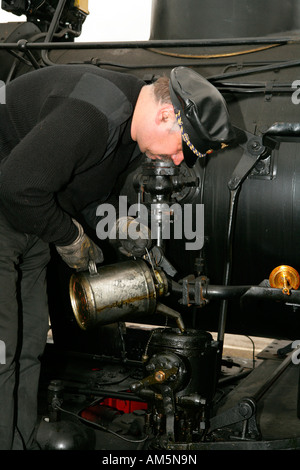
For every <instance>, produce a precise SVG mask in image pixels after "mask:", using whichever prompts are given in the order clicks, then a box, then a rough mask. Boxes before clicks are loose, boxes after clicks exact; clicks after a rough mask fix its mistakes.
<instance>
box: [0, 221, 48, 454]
mask: <svg viewBox="0 0 300 470" xmlns="http://www.w3.org/2000/svg"><path fill="white" fill-rule="evenodd" d="M49 258H50V254H49V246H48V244H46V243H44V242H43V241H42V240H40V239H39V238H37V237H36V236H33V235H28V234H25V233H20V232H17V231H16V230H14V229H13V227H12V226H11V225H10V224H9V223H8V222H7V221H6V219H5V217H4V216H3V214H1V213H0V341H1V345H2V346H3V345H4V346H5V351H4V352H5V358H4V359H5V360H4V361H3V348H2V354H1V358H2V360H0V450H10V449H13V450H21V449H33V448H34V447H35V441H34V430H35V426H36V424H37V393H38V382H39V374H40V360H39V358H40V356H41V355H42V353H43V351H44V347H45V345H46V341H47V331H48V301H47V289H46V266H47V264H48V262H49Z"/></svg>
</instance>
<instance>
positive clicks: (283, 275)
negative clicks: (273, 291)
mask: <svg viewBox="0 0 300 470" xmlns="http://www.w3.org/2000/svg"><path fill="white" fill-rule="evenodd" d="M269 283H270V286H271V287H276V288H279V289H282V292H283V293H284V294H286V295H290V290H291V289H298V287H299V285H300V276H299V273H298V271H296V269H294V268H292V267H291V266H286V265H281V266H277V268H274V269H273V271H272V272H271V274H270V277H269Z"/></svg>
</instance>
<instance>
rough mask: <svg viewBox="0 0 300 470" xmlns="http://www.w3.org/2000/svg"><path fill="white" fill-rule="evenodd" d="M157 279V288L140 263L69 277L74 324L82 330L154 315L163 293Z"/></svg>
mask: <svg viewBox="0 0 300 470" xmlns="http://www.w3.org/2000/svg"><path fill="white" fill-rule="evenodd" d="M160 275H161V278H160V279H161V281H162V282H160V283H159V284H158V288H157V287H156V279H154V277H153V272H152V270H151V269H150V268H149V267H148V265H147V263H146V262H145V261H143V260H140V259H138V260H131V261H126V262H124V263H119V264H116V265H109V266H103V267H99V268H98V269H97V271H96V272H93V273H90V272H79V273H76V274H73V275H72V276H71V279H70V284H69V293H70V298H71V304H72V308H73V312H74V315H75V318H76V320H77V323H78V324H79V326H80V327H81V328H82V329H83V330H86V329H88V328H91V327H93V326H94V325H96V324H100V325H107V324H109V323H114V322H117V321H124V319H125V318H128V317H129V316H130V315H133V316H134V318H135V317H136V316H137V318H138V317H139V316H140V315H144V314H152V313H154V312H155V309H156V301H157V297H159V296H162V295H164V294H166V292H167V282H166V281H164V277H163V274H162V273H161V274H160Z"/></svg>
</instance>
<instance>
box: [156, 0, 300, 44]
mask: <svg viewBox="0 0 300 470" xmlns="http://www.w3.org/2000/svg"><path fill="white" fill-rule="evenodd" d="M266 12H267V13H266ZM266 14H267V16H268V18H267V20H266ZM299 26H300V5H299V2H298V1H297V0H287V1H285V2H284V4H283V3H282V1H281V0H263V1H262V0H222V1H221V2H220V1H219V0H185V1H184V2H183V1H182V0H163V1H161V0H152V16H151V32H150V38H151V39H200V38H201V39H208V38H238V37H240V38H246V37H258V36H266V35H268V34H274V33H280V32H286V31H291V30H293V29H298V28H299Z"/></svg>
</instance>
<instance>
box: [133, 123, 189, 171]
mask: <svg viewBox="0 0 300 470" xmlns="http://www.w3.org/2000/svg"><path fill="white" fill-rule="evenodd" d="M137 142H138V145H139V147H140V150H141V151H142V152H143V153H145V154H146V155H147V157H148V158H151V159H152V160H156V159H157V160H162V161H172V162H173V163H174V164H175V165H180V163H181V162H182V161H183V152H182V140H181V132H180V131H171V130H170V129H169V128H168V127H165V128H164V129H163V128H159V129H158V128H155V127H153V128H152V129H151V128H150V126H147V128H146V127H145V129H144V131H143V132H141V133H140V135H139V137H138V139H137Z"/></svg>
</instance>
